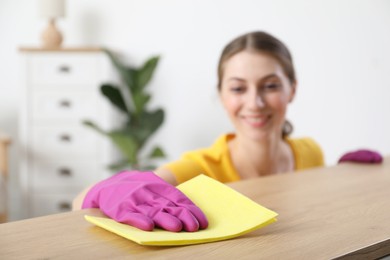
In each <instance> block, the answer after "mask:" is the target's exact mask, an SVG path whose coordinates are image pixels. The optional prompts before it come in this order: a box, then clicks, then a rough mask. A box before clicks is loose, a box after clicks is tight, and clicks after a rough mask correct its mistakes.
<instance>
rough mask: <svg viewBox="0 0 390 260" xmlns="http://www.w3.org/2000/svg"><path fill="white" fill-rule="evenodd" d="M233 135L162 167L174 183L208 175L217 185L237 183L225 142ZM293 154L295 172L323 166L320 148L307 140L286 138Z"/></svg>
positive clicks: (221, 137) (236, 175)
mask: <svg viewBox="0 0 390 260" xmlns="http://www.w3.org/2000/svg"><path fill="white" fill-rule="evenodd" d="M232 138H234V135H233V134H226V135H222V136H220V137H219V138H218V139H217V141H216V142H215V143H214V144H213V145H212V146H210V147H209V148H203V149H198V150H195V151H191V152H186V153H184V154H183V156H182V157H181V159H180V160H178V161H174V162H171V163H168V164H166V165H165V166H164V167H166V168H168V169H169V170H170V171H171V172H172V173H173V174H174V176H175V178H176V180H177V182H178V183H182V182H184V181H187V180H189V179H192V178H194V177H195V176H197V175H199V174H205V175H208V176H209V177H211V178H214V179H216V180H218V181H220V182H224V183H225V182H232V181H238V180H240V179H241V178H240V175H239V174H238V173H237V172H236V169H235V168H234V166H233V163H232V161H231V159H230V152H229V147H228V141H229V140H230V139H232ZM285 140H286V142H287V143H288V144H289V145H290V147H291V150H292V152H293V154H294V161H295V170H301V169H305V168H311V167H318V166H323V165H324V158H323V154H322V150H321V148H320V146H319V145H318V144H317V143H316V142H315V141H314V140H313V139H311V138H308V137H306V138H299V139H297V138H294V139H290V138H286V139H285Z"/></svg>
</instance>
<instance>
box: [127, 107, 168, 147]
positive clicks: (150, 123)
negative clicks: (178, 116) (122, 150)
mask: <svg viewBox="0 0 390 260" xmlns="http://www.w3.org/2000/svg"><path fill="white" fill-rule="evenodd" d="M163 121H164V111H163V110H162V109H157V110H155V111H153V112H146V111H144V112H143V113H142V114H141V115H140V116H139V118H138V121H137V122H135V121H131V122H130V123H131V124H130V125H129V126H128V129H129V131H132V134H133V135H134V136H135V137H136V139H137V140H138V141H139V145H140V147H142V146H143V145H144V143H145V142H146V140H147V139H148V138H149V137H150V136H151V135H152V134H153V133H154V132H155V131H156V130H157V129H158V128H159V127H160V126H161V124H162V123H163Z"/></svg>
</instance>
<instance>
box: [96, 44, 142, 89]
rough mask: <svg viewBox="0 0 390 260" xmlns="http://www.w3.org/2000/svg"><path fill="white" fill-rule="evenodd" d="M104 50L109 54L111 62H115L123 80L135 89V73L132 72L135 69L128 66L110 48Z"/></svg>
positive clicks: (130, 87)
mask: <svg viewBox="0 0 390 260" xmlns="http://www.w3.org/2000/svg"><path fill="white" fill-rule="evenodd" d="M103 51H104V52H105V53H106V54H107V55H108V57H109V58H110V60H111V62H112V63H113V64H114V66H115V68H116V69H117V71H118V72H119V75H120V77H121V78H122V80H123V82H124V83H125V84H126V85H127V86H128V88H129V89H133V88H134V85H135V80H134V75H133V73H132V71H133V70H132V69H129V68H127V67H126V66H125V65H124V64H123V63H122V62H121V61H120V60H119V59H118V57H117V56H116V55H115V54H114V53H113V52H111V51H110V50H108V49H103Z"/></svg>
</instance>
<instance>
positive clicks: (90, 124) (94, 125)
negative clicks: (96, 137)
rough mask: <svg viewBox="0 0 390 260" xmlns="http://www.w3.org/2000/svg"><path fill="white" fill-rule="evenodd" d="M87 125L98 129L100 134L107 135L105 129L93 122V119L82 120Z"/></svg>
mask: <svg viewBox="0 0 390 260" xmlns="http://www.w3.org/2000/svg"><path fill="white" fill-rule="evenodd" d="M82 123H83V124H84V125H85V126H88V127H90V128H92V129H94V130H96V131H97V132H99V133H100V134H102V135H107V133H106V132H105V131H103V130H102V129H101V128H100V127H98V126H97V125H96V124H95V123H93V122H92V121H89V120H84V121H83V122H82Z"/></svg>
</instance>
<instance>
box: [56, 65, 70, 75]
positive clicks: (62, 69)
mask: <svg viewBox="0 0 390 260" xmlns="http://www.w3.org/2000/svg"><path fill="white" fill-rule="evenodd" d="M58 71H59V72H61V73H70V71H71V69H70V67H69V66H68V65H61V66H59V67H58Z"/></svg>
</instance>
